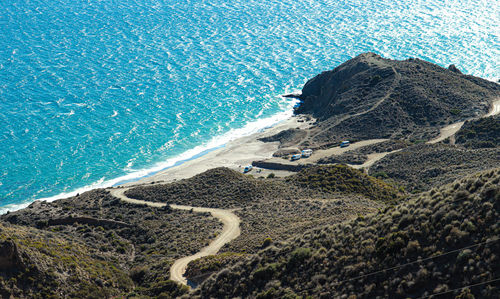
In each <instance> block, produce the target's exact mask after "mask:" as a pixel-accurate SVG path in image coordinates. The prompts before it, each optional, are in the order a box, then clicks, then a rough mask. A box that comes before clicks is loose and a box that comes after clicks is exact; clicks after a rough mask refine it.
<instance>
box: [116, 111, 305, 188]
mask: <svg viewBox="0 0 500 299" xmlns="http://www.w3.org/2000/svg"><path fill="white" fill-rule="evenodd" d="M313 122H314V120H310V121H308V122H306V121H305V117H304V116H301V115H298V116H295V115H294V116H291V117H290V118H288V119H286V120H284V121H281V122H279V123H278V124H276V125H274V126H273V127H270V128H268V129H265V130H264V131H262V132H259V133H255V134H252V135H249V136H245V137H241V138H238V139H235V140H232V141H230V142H228V143H227V144H226V145H225V146H224V147H222V148H219V149H216V150H214V151H211V152H209V153H207V154H205V155H203V156H201V157H198V158H195V159H193V160H189V161H186V162H184V163H182V164H181V165H178V166H174V167H170V168H168V169H165V170H163V171H160V172H158V173H156V174H153V175H151V176H148V177H144V178H141V179H140V180H138V181H134V182H129V183H125V184H123V185H122V186H134V185H142V184H151V183H153V182H155V183H168V182H173V181H176V180H180V179H185V178H190V177H192V176H194V175H197V174H199V173H202V172H204V171H207V170H209V169H212V168H215V167H228V168H230V169H234V170H236V171H243V168H244V167H245V166H246V165H249V164H251V163H252V161H256V160H264V159H269V158H271V157H272V155H273V153H274V152H276V151H277V150H278V145H279V143H278V142H262V141H259V140H258V139H259V138H262V137H266V136H272V135H275V134H277V133H279V132H281V131H283V130H287V129H291V128H301V129H305V128H308V127H310V126H311V124H312V123H313ZM271 172H273V173H274V174H275V175H276V176H286V175H289V174H291V173H290V172H288V171H276V170H273V171H269V170H265V169H262V170H261V172H258V173H257V172H256V171H252V172H251V174H253V175H256V176H266V175H268V174H269V173H271Z"/></svg>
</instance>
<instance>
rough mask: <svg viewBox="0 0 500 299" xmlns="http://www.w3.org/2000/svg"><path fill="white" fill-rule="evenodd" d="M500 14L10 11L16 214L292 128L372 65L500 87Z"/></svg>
mask: <svg viewBox="0 0 500 299" xmlns="http://www.w3.org/2000/svg"><path fill="white" fill-rule="evenodd" d="M499 19H500V5H498V1H435V0H432V1H410V0H401V1H389V0H387V1H381V0H370V1H368V0H367V1H359V0H352V1H340V0H335V1H305V0H270V1H269V0H267V1H262V0H260V1H258V0H244V1H240V0H231V1H225V0H207V1H203V0H198V1H189V0H184V1H170V0H163V1H155V0H120V1H112V0H100V1H99V0H76V1H75V0H22V1H21V0H4V1H1V2H0V124H1V125H0V213H2V212H5V211H7V210H14V209H17V208H20V207H22V206H25V205H26V204H28V203H30V202H32V201H33V200H36V199H47V198H48V199H55V198H58V197H63V196H67V195H70V194H74V193H75V192H82V191H84V190H88V189H90V188H93V187H102V186H110V185H115V184H118V183H120V182H123V181H127V180H134V179H137V178H139V177H142V176H145V175H148V174H150V173H152V172H155V171H158V170H160V169H163V168H166V167H168V166H171V165H173V164H175V163H179V161H182V160H185V159H189V158H191V157H193V156H196V155H199V154H201V153H203V152H205V151H207V150H210V149H212V148H215V147H219V146H223V145H224V144H225V143H226V142H227V141H229V140H231V139H233V138H237V137H239V136H242V135H247V134H250V133H252V132H256V131H258V130H261V129H262V128H264V127H267V126H270V125H272V124H274V123H276V122H278V121H280V120H283V119H285V118H287V117H288V116H289V115H291V107H292V106H293V104H294V103H293V102H292V101H290V100H286V99H284V98H282V97H280V95H281V94H283V93H287V92H293V91H297V90H300V89H301V88H302V86H303V84H304V83H305V82H306V81H307V79H309V78H311V77H312V76H314V75H315V74H317V73H319V72H321V71H324V70H327V69H332V68H333V67H335V66H337V65H338V64H339V63H341V62H343V61H345V60H347V59H349V58H351V57H354V56H356V55H357V54H360V53H362V52H367V51H372V52H376V53H378V54H381V55H382V56H384V57H387V58H394V59H406V58H408V57H419V58H422V59H425V60H429V61H431V62H435V63H437V64H439V65H442V66H447V65H449V64H452V63H453V64H455V65H457V66H458V67H459V69H460V70H462V71H463V72H465V73H468V74H473V75H476V76H481V77H485V78H488V79H491V80H497V79H498V76H499V57H500V37H499V35H500V33H499V30H498V28H500V21H499Z"/></svg>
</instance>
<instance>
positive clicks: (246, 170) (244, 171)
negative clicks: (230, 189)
mask: <svg viewBox="0 0 500 299" xmlns="http://www.w3.org/2000/svg"><path fill="white" fill-rule="evenodd" d="M252 169H253V166H252V165H248V166H245V168H244V169H243V173H247V172H250V171H251V170H252Z"/></svg>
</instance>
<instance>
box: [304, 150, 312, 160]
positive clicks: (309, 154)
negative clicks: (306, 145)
mask: <svg viewBox="0 0 500 299" xmlns="http://www.w3.org/2000/svg"><path fill="white" fill-rule="evenodd" d="M312 153H313V151H312V149H305V150H302V158H309V157H310V156H311V155H312Z"/></svg>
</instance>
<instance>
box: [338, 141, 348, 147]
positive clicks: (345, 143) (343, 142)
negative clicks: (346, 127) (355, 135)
mask: <svg viewBox="0 0 500 299" xmlns="http://www.w3.org/2000/svg"><path fill="white" fill-rule="evenodd" d="M349 145H351V142H349V141H347V140H346V141H342V142H341V143H340V147H348V146H349Z"/></svg>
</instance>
